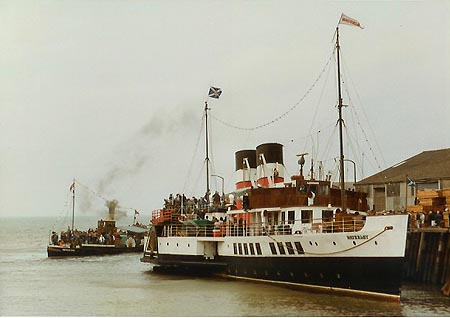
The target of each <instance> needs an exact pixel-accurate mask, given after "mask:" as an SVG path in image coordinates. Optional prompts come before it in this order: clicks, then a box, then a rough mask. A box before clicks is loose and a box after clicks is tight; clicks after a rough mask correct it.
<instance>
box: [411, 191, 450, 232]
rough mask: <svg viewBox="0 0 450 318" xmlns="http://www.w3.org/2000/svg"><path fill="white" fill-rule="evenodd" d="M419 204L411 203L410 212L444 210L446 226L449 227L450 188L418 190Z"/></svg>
mask: <svg viewBox="0 0 450 318" xmlns="http://www.w3.org/2000/svg"><path fill="white" fill-rule="evenodd" d="M417 200H418V204H417V205H409V206H408V207H407V209H408V211H409V212H413V213H421V212H425V213H428V212H429V211H435V212H436V211H440V212H443V219H444V226H445V227H449V212H448V210H450V189H443V190H417ZM446 209H447V211H446Z"/></svg>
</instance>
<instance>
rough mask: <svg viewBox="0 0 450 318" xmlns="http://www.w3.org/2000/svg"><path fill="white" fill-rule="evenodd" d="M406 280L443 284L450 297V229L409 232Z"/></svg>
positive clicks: (423, 229)
mask: <svg viewBox="0 0 450 318" xmlns="http://www.w3.org/2000/svg"><path fill="white" fill-rule="evenodd" d="M403 279H404V280H407V281H412V282H418V283H424V284H434V285H438V286H442V288H441V290H442V292H443V293H444V294H445V295H447V296H450V228H448V227H445V228H437V227H428V228H420V229H416V228H413V229H410V230H409V231H408V234H407V241H406V251H405V263H404V271H403Z"/></svg>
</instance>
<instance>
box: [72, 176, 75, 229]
mask: <svg viewBox="0 0 450 318" xmlns="http://www.w3.org/2000/svg"><path fill="white" fill-rule="evenodd" d="M71 190H72V232H73V229H74V227H75V178H74V179H73V183H72V186H71Z"/></svg>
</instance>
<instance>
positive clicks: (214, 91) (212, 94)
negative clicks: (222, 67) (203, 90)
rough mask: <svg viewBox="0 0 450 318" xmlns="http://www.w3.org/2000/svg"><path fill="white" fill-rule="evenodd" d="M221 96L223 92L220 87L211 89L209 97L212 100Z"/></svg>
mask: <svg viewBox="0 0 450 318" xmlns="http://www.w3.org/2000/svg"><path fill="white" fill-rule="evenodd" d="M220 94H222V90H221V89H220V88H218V87H212V86H211V87H210V88H209V93H208V96H209V97H212V98H219V96H220Z"/></svg>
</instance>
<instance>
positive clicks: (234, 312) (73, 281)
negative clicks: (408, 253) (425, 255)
mask: <svg viewBox="0 0 450 318" xmlns="http://www.w3.org/2000/svg"><path fill="white" fill-rule="evenodd" d="M1 221H2V222H0V224H1V225H0V254H1V257H0V279H1V284H0V291H1V293H0V295H1V297H0V314H1V315H2V316H17V315H19V316H30V315H32V316H448V315H450V298H449V297H445V296H443V295H442V294H441V293H440V292H439V289H438V288H437V287H424V286H421V285H405V286H404V288H403V292H402V300H401V303H400V304H397V303H384V302H380V301H373V300H364V299H356V298H351V297H343V296H337V295H327V294H315V293H307V292H302V291H298V290H290V289H287V288H283V287H278V286H272V285H267V284H257V283H252V282H243V281H236V280H228V279H223V278H215V277H214V278H213V277H190V276H182V275H167V274H163V273H155V272H152V271H151V270H150V265H148V264H143V263H141V262H139V258H140V256H141V255H140V254H125V255H112V256H102V257H95V256H93V257H74V258H67V259H64V258H59V259H48V258H47V255H46V250H45V247H46V244H47V237H48V227H49V224H50V225H51V223H52V220H51V219H45V218H43V219H35V220H26V219H23V220H20V221H17V220H15V221H14V222H11V221H8V219H7V220H1ZM93 222H95V219H94V220H93ZM86 223H88V224H87V226H86V228H88V227H89V224H91V223H89V222H86ZM92 224H93V223H92Z"/></svg>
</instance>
